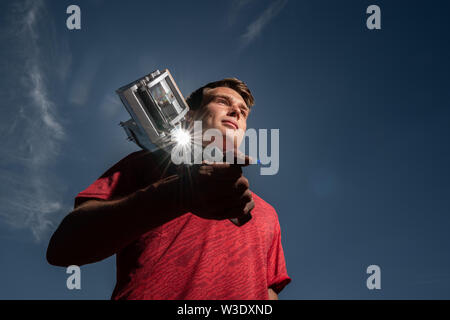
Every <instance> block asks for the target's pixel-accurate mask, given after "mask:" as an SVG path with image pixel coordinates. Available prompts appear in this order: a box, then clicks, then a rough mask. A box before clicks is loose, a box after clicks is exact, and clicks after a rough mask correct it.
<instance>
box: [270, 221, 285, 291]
mask: <svg viewBox="0 0 450 320" xmlns="http://www.w3.org/2000/svg"><path fill="white" fill-rule="evenodd" d="M267 259H268V275H267V277H268V279H267V280H268V284H269V288H271V289H272V290H273V291H275V292H276V293H277V294H278V293H280V292H281V290H283V288H284V287H285V286H286V285H287V284H288V283H290V282H291V278H290V277H289V276H288V274H287V270H286V261H285V259H284V252H283V247H282V245H281V230H280V224H279V222H278V219H276V223H275V231H274V236H273V240H272V245H271V247H270V249H269V252H268V255H267Z"/></svg>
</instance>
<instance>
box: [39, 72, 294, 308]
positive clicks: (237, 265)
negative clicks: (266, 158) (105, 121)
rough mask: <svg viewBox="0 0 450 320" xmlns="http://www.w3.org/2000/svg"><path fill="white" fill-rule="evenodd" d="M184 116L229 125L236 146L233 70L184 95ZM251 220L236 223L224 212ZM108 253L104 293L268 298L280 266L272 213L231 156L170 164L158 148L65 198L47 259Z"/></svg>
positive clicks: (242, 103)
mask: <svg viewBox="0 0 450 320" xmlns="http://www.w3.org/2000/svg"><path fill="white" fill-rule="evenodd" d="M187 102H188V104H189V106H190V109H191V110H190V113H189V117H188V118H189V121H193V120H201V121H202V126H203V130H207V129H211V128H215V129H218V130H219V131H220V132H221V133H223V134H224V136H225V135H226V134H230V132H231V133H232V136H233V138H234V141H235V142H236V145H235V147H238V146H239V145H240V143H241V142H242V140H243V133H244V132H245V130H246V127H247V118H248V116H249V113H250V107H251V106H252V105H253V104H254V99H253V96H252V94H251V92H250V90H249V89H248V88H247V86H246V85H245V83H243V82H242V81H240V80H238V79H235V78H228V79H224V80H220V81H216V82H212V83H209V84H207V85H206V86H203V87H201V88H199V89H198V90H196V91H195V92H193V93H192V94H191V96H190V97H189V98H188V99H187ZM250 211H251V214H252V219H251V220H250V221H249V222H247V223H246V224H244V225H243V226H240V227H238V226H236V225H234V224H233V223H232V222H231V221H230V220H229V219H230V218H236V217H237V218H242V217H245V215H247V214H249V213H250ZM113 254H116V255H117V256H116V265H117V283H116V286H115V289H114V292H113V294H112V297H111V298H112V299H221V300H222V299H224V300H225V299H233V300H234V299H258V300H259V299H277V298H278V296H277V294H278V293H279V292H280V291H281V290H282V289H283V288H284V286H285V285H287V284H288V283H289V282H290V281H291V279H290V278H289V276H288V275H287V272H286V265H285V260H284V254H283V249H282V246H281V233H280V226H279V222H278V216H277V214H276V212H275V210H274V209H273V208H272V207H271V206H270V205H269V204H268V203H266V202H265V201H264V200H262V199H261V198H259V197H258V196H257V195H256V194H254V193H252V192H251V191H250V189H249V182H248V180H247V179H246V178H245V177H244V176H243V174H242V169H241V166H240V165H236V164H228V163H203V164H201V165H194V166H190V167H189V170H180V167H175V166H174V165H172V164H171V163H170V155H168V154H166V153H165V152H164V151H162V150H158V151H155V152H149V151H139V152H134V153H132V154H130V155H128V156H127V157H125V158H124V159H122V160H121V161H119V162H118V163H117V164H116V165H114V166H113V167H112V168H110V169H109V170H108V171H106V172H105V173H104V174H103V175H102V176H101V177H100V178H99V179H98V180H96V181H95V182H94V183H93V184H92V185H91V186H89V187H88V188H87V189H86V190H84V191H82V192H81V193H79V194H78V195H77V197H76V198H75V208H74V210H73V211H72V212H71V213H69V214H68V215H67V216H66V217H65V218H64V219H63V221H62V222H61V224H60V226H59V227H58V229H57V230H56V231H55V233H54V234H53V236H52V238H51V240H50V243H49V246H48V249H47V260H48V262H49V263H50V264H52V265H57V266H68V265H79V266H81V265H84V264H87V263H93V262H97V261H100V260H103V259H105V258H107V257H109V256H111V255H113Z"/></svg>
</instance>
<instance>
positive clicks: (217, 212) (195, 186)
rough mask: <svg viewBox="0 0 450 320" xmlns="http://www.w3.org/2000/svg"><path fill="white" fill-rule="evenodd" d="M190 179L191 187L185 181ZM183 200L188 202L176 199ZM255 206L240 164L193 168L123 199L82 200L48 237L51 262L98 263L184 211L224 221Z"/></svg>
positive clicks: (64, 264)
mask: <svg viewBox="0 0 450 320" xmlns="http://www.w3.org/2000/svg"><path fill="white" fill-rule="evenodd" d="M183 178H184V179H185V180H184V181H183ZM186 178H188V181H189V183H191V185H186ZM180 198H183V199H185V202H184V203H180V202H179V201H177V200H179V199H180ZM254 205H255V204H254V201H253V199H252V195H251V191H250V190H249V183H248V180H247V179H246V178H245V177H244V176H243V175H242V169H241V167H240V166H236V165H230V164H208V165H201V166H199V167H190V171H189V175H188V176H184V175H183V174H181V176H180V175H173V176H170V177H168V178H165V179H162V180H160V181H158V182H156V183H154V184H151V185H149V186H148V187H146V188H144V189H140V190H138V191H136V192H135V193H132V194H130V195H129V196H127V197H124V198H122V199H118V200H111V201H102V200H89V201H86V202H85V203H83V204H81V205H80V206H78V207H77V208H75V209H74V210H73V211H72V212H71V213H69V214H68V215H67V216H66V217H65V218H64V219H63V221H62V222H61V224H60V225H59V227H58V229H57V230H56V231H55V233H54V234H53V236H52V238H51V239H50V243H49V246H48V249H47V261H48V262H49V263H50V264H52V265H57V266H68V265H72V264H74V265H78V266H81V265H84V264H87V263H93V262H97V261H100V260H103V259H105V258H107V257H109V256H111V255H113V254H115V253H117V252H118V251H119V250H120V249H122V248H123V247H125V246H126V245H128V244H129V243H131V242H132V241H133V240H135V239H137V238H138V237H139V236H141V235H142V234H144V233H145V232H148V231H149V230H151V229H152V228H155V227H158V226H160V225H162V224H164V223H166V222H168V221H170V220H172V219H175V218H177V217H179V216H181V215H183V214H185V213H186V212H192V213H193V214H196V215H197V216H199V217H202V218H205V219H219V220H221V219H230V218H237V217H242V216H243V215H245V214H248V213H249V212H250V211H251V210H252V209H253V207H254Z"/></svg>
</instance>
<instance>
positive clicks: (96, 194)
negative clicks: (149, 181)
mask: <svg viewBox="0 0 450 320" xmlns="http://www.w3.org/2000/svg"><path fill="white" fill-rule="evenodd" d="M139 153H140V152H134V153H131V154H129V155H128V156H126V157H125V158H123V159H122V160H120V161H119V162H117V163H116V164H115V165H113V166H112V167H111V168H109V169H108V170H107V171H106V172H105V173H103V174H102V176H101V177H100V178H98V179H97V180H96V181H94V183H92V184H91V185H90V186H89V187H87V188H86V189H85V190H83V191H81V192H80V193H78V195H77V196H76V197H75V203H74V207H75V208H76V207H77V206H79V205H80V204H81V203H83V202H84V201H86V200H89V199H100V200H113V199H118V198H121V197H124V196H126V195H128V194H130V193H132V192H133V191H135V190H137V189H138V186H139V184H138V181H137V178H138V177H137V175H136V173H135V172H136V170H135V169H136V168H135V163H134V160H135V159H136V158H137V157H138V155H139ZM133 189H134V190H133Z"/></svg>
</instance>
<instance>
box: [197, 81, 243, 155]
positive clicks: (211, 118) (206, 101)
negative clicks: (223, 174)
mask: <svg viewBox="0 0 450 320" xmlns="http://www.w3.org/2000/svg"><path fill="white" fill-rule="evenodd" d="M202 105H203V107H202V108H200V109H199V110H196V111H194V115H193V117H194V119H195V120H202V126H203V131H205V130H208V129H212V128H214V129H218V130H219V131H220V132H221V133H222V135H223V136H224V138H226V139H228V140H229V141H233V140H234V146H235V147H236V148H237V147H239V145H240V144H241V142H242V139H243V138H244V134H245V130H246V129H247V118H248V115H249V112H250V109H249V108H248V107H247V105H246V103H245V101H244V99H243V98H242V97H241V95H240V94H239V93H238V92H236V91H235V90H233V89H231V88H227V87H218V88H213V89H210V88H205V89H204V91H203V102H202ZM224 147H225V141H224Z"/></svg>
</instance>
